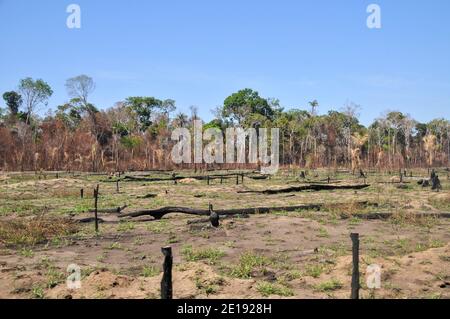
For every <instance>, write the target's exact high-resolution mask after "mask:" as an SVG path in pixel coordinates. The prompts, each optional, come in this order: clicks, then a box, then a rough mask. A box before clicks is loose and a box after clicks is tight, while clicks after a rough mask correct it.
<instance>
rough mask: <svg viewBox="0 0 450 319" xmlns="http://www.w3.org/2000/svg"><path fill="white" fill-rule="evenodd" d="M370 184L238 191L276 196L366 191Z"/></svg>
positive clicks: (314, 185)
mask: <svg viewBox="0 0 450 319" xmlns="http://www.w3.org/2000/svg"><path fill="white" fill-rule="evenodd" d="M369 186H370V185H368V184H363V185H339V186H338V185H328V184H311V185H307V186H295V187H288V188H281V189H266V190H262V191H238V193H239V194H264V195H274V194H284V193H294V192H302V191H307V190H312V191H325V190H345V189H364V188H367V187H369Z"/></svg>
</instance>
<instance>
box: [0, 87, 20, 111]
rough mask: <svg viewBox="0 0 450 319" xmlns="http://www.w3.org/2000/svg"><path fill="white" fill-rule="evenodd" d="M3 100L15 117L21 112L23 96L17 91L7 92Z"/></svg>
mask: <svg viewBox="0 0 450 319" xmlns="http://www.w3.org/2000/svg"><path fill="white" fill-rule="evenodd" d="M3 99H4V100H5V102H6V106H7V107H8V109H9V113H10V114H11V115H13V116H16V115H17V113H18V112H19V108H20V106H21V105H22V96H21V95H20V94H19V93H17V92H15V91H11V92H5V93H4V94H3Z"/></svg>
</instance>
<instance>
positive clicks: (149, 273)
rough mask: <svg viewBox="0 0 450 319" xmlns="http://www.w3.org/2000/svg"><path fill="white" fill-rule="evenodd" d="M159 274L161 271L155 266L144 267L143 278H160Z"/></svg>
mask: <svg viewBox="0 0 450 319" xmlns="http://www.w3.org/2000/svg"><path fill="white" fill-rule="evenodd" d="M159 273H160V271H159V269H157V268H156V267H154V266H144V268H142V276H144V277H146V278H148V277H155V276H158V275H159Z"/></svg>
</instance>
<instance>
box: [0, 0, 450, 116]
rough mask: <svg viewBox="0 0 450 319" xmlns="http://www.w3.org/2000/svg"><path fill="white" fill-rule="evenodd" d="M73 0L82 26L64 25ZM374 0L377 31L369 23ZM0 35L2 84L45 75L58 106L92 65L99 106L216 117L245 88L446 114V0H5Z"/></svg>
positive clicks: (366, 108)
mask: <svg viewBox="0 0 450 319" xmlns="http://www.w3.org/2000/svg"><path fill="white" fill-rule="evenodd" d="M71 3H76V4H79V5H80V6H81V10H82V28H81V29H80V30H70V29H68V28H67V27H66V19H67V16H68V14H67V13H66V7H67V6H68V5H69V4H71ZM370 3H377V4H379V5H380V6H381V9H382V29H381V30H370V29H368V28H367V26H366V19H367V16H368V14H367V13H366V8H367V6H368V5H369V4H370ZM0 32H1V33H0V34H1V41H0V49H1V58H0V92H4V91H6V90H13V89H15V88H16V87H17V84H18V82H19V80H20V79H21V78H24V77H27V76H31V77H33V78H43V79H44V80H46V81H47V82H48V83H49V84H50V85H51V86H52V87H53V89H54V91H55V94H54V96H53V97H52V98H51V100H50V103H49V107H52V108H53V109H54V108H55V106H57V105H59V104H61V103H63V102H65V101H66V100H68V98H67V94H66V91H65V87H64V83H65V80H66V79H67V78H69V77H72V76H76V75H79V74H87V75H90V76H92V77H93V78H94V79H95V81H96V83H97V90H96V91H95V93H94V94H93V96H92V102H94V103H95V104H96V105H97V106H98V107H100V108H107V107H110V106H112V105H113V104H114V103H115V102H117V101H120V100H123V99H124V98H126V97H127V96H134V95H148V96H156V97H158V98H161V99H163V98H164V99H165V98H172V99H174V100H176V101H177V106H178V108H179V109H180V110H182V111H185V112H189V106H190V105H196V106H198V108H199V111H200V115H201V116H202V117H203V118H205V119H211V118H212V114H211V112H210V110H211V109H213V108H214V107H216V106H218V105H220V104H221V103H222V102H223V100H224V99H225V97H227V96H228V95H229V94H231V93H233V92H235V91H237V90H239V89H242V88H245V87H250V88H253V89H255V90H257V91H259V92H260V94H261V95H262V96H264V97H276V98H279V99H280V101H281V104H282V105H283V106H285V107H303V108H305V107H306V105H307V102H308V101H310V100H313V99H317V100H318V101H319V103H320V109H319V111H320V113H325V112H327V111H328V110H329V109H337V110H339V109H340V108H341V107H342V106H343V105H344V104H345V103H346V101H347V100H351V101H354V102H355V103H357V104H360V105H361V106H362V111H361V121H362V122H363V123H364V124H367V123H369V122H371V121H372V120H373V119H374V118H376V117H378V116H379V115H380V114H381V113H382V112H383V111H385V110H400V111H402V112H405V113H410V114H411V115H412V116H413V117H414V118H416V119H418V120H421V121H428V120H431V119H433V118H436V117H445V118H447V119H448V118H450V1H448V0H430V1H425V0H408V1H406V0H371V1H364V0H292V1H287V0H279V1H275V0H272V1H267V0H226V1H225V0H222V1H219V0H217V1H213V0H204V1H200V0H189V1H187V0H177V1H174V0H164V1H163V0H160V1H153V0H145V1H144V0H127V1H122V0H109V1H106V0H71V1H65V0H53V1H51V0H40V1H30V0H0ZM1 105H3V103H2V104H1Z"/></svg>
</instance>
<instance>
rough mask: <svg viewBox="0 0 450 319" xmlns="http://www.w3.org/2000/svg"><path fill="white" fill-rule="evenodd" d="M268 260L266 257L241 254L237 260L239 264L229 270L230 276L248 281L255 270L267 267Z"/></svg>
mask: <svg viewBox="0 0 450 319" xmlns="http://www.w3.org/2000/svg"><path fill="white" fill-rule="evenodd" d="M269 263H270V260H269V259H268V258H267V257H264V256H261V255H257V254H253V253H243V254H242V255H241V256H240V258H239V263H238V264H237V265H236V266H234V267H233V268H232V269H231V273H230V274H231V276H233V277H237V278H242V279H249V278H251V276H252V272H253V271H254V270H256V269H257V268H262V267H265V266H267V265H268V264H269Z"/></svg>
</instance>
